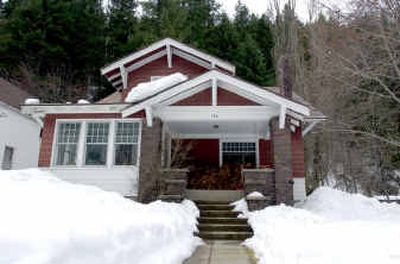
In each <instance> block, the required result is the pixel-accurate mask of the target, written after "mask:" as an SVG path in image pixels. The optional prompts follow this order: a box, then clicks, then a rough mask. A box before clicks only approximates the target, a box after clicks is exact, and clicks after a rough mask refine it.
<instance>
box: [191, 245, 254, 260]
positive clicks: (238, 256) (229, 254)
mask: <svg viewBox="0 0 400 264" xmlns="http://www.w3.org/2000/svg"><path fill="white" fill-rule="evenodd" d="M206 243H207V244H206V245H203V246H200V247H198V248H197V250H196V252H195V253H194V254H193V256H192V257H191V258H190V259H188V260H187V261H185V263H184V264H256V263H257V261H256V258H255V257H254V254H253V252H252V251H251V250H250V249H248V248H246V247H244V246H241V245H240V243H241V241H227V240H214V241H206Z"/></svg>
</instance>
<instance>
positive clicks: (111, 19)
mask: <svg viewBox="0 0 400 264" xmlns="http://www.w3.org/2000/svg"><path fill="white" fill-rule="evenodd" d="M138 2H139V1H132V0H112V1H110V2H109V5H108V6H104V3H103V1H99V0H85V1H80V0H75V1H70V0H68V1H64V0H60V1H50V0H10V1H8V2H6V3H5V4H4V5H3V7H2V19H1V32H0V39H1V44H0V66H1V67H2V74H3V75H7V76H12V77H14V78H15V77H17V78H18V79H20V80H24V81H25V82H28V83H29V86H32V87H30V89H33V90H34V93H36V94H39V95H40V96H41V97H42V98H43V99H44V100H46V101H66V100H76V98H78V97H82V96H84V95H85V94H86V92H87V87H88V86H92V87H93V86H102V87H104V86H107V83H106V82H105V81H104V80H103V79H101V76H100V71H99V69H100V67H101V66H103V65H104V64H106V63H107V62H111V61H113V60H115V59H116V58H119V57H121V56H124V55H126V54H128V53H130V52H133V51H135V50H137V49H139V48H142V47H144V46H146V45H148V44H150V43H152V42H154V41H156V40H159V39H161V38H164V37H172V38H175V39H177V40H180V41H183V42H185V43H188V44H191V45H193V46H195V47H197V48H199V49H201V50H204V51H207V52H209V53H211V54H213V55H215V56H218V57H220V58H222V59H225V60H228V61H231V62H233V63H235V64H236V65H237V73H238V75H239V76H241V77H243V78H245V79H248V80H250V81H253V82H256V83H258V84H260V85H272V84H274V82H275V78H274V67H273V59H272V48H273V40H272V38H273V37H272V31H271V23H270V20H269V19H268V18H267V17H266V16H263V17H256V16H254V15H252V14H251V13H250V12H249V10H248V9H247V7H246V6H244V5H241V4H240V5H238V6H237V9H236V14H235V17H234V18H233V19H229V18H228V16H227V14H225V13H223V12H221V8H220V6H219V5H218V4H217V3H216V1H215V0H201V1H199V0H179V1H178V0H171V1H145V2H143V3H141V4H139V3H138ZM97 92H98V94H95V96H96V97H101V96H102V95H104V92H105V93H107V90H106V91H101V90H100V91H97Z"/></svg>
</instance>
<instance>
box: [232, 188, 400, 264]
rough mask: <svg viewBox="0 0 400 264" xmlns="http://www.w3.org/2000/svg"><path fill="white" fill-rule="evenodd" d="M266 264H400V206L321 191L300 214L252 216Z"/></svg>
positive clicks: (274, 210) (276, 211)
mask: <svg viewBox="0 0 400 264" xmlns="http://www.w3.org/2000/svg"><path fill="white" fill-rule="evenodd" d="M236 204H237V205H238V207H237V208H238V209H241V211H244V214H245V215H246V216H248V217H249V223H250V225H251V226H252V228H253V230H254V233H255V234H254V236H253V237H252V238H250V239H248V240H246V241H245V245H246V246H248V247H250V248H252V249H253V250H254V251H255V252H256V255H257V257H258V258H259V259H260V264H267V263H268V264H303V263H304V264H314V263H315V264H322V263H323V264H330V263H331V264H355V263H360V264H368V263H371V264H372V263H374V264H376V263H379V264H395V263H400V205H398V204H394V203H392V204H386V203H380V202H378V201H377V200H376V199H373V198H368V197H365V196H362V195H360V194H348V193H344V192H341V191H338V190H334V189H331V188H326V187H323V188H319V189H317V190H316V191H315V192H314V193H312V194H311V195H310V196H309V197H308V198H307V200H306V201H305V202H304V203H302V204H298V205H296V207H295V208H293V207H288V206H284V205H280V206H272V207H268V208H266V209H264V210H260V211H255V212H251V213H248V212H246V208H245V206H244V205H243V201H240V202H237V203H236Z"/></svg>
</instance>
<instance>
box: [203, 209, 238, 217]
mask: <svg viewBox="0 0 400 264" xmlns="http://www.w3.org/2000/svg"><path fill="white" fill-rule="evenodd" d="M238 215H239V212H232V211H231V210H200V217H232V218H236V217H237V216H238Z"/></svg>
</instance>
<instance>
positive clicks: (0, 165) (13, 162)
mask: <svg viewBox="0 0 400 264" xmlns="http://www.w3.org/2000/svg"><path fill="white" fill-rule="evenodd" d="M29 97H32V96H31V95H30V94H29V93H27V92H26V91H24V90H22V89H20V88H19V87H17V86H15V85H13V84H11V83H10V82H8V81H6V80H5V79H3V78H0V169H2V170H9V169H23V168H30V167H36V166H37V162H38V156H39V146H40V129H41V127H40V124H39V123H38V122H37V121H36V120H34V119H32V118H31V117H29V116H26V115H24V114H22V113H21V111H20V109H19V108H20V105H21V104H23V103H24V101H25V99H27V98H29Z"/></svg>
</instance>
